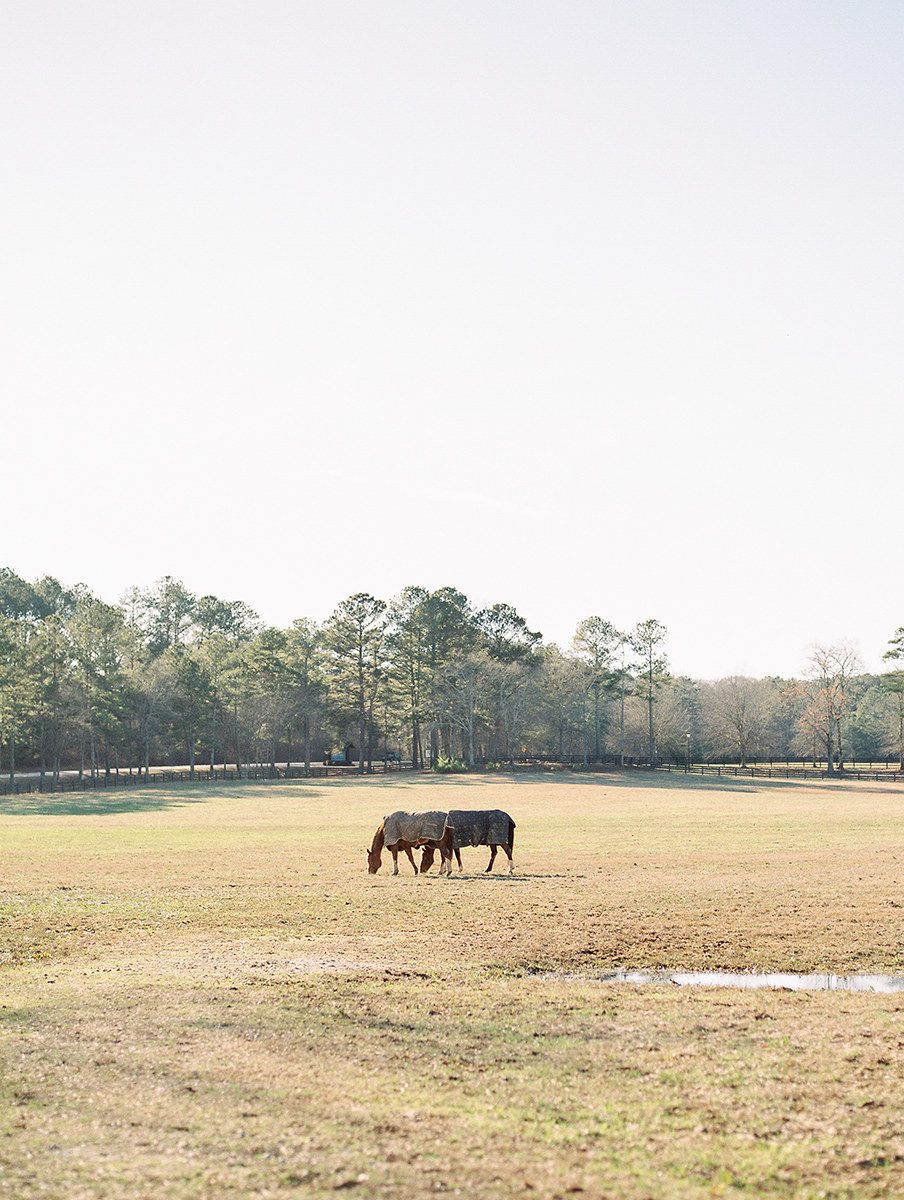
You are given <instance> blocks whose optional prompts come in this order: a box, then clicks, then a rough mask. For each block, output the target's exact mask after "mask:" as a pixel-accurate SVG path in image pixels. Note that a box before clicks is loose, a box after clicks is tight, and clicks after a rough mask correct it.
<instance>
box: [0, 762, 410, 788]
mask: <svg viewBox="0 0 904 1200" xmlns="http://www.w3.org/2000/svg"><path fill="white" fill-rule="evenodd" d="M403 770H408V771H410V770H411V764H410V763H399V762H383V761H382V760H381V761H379V762H373V763H371V764H370V765H369V766H368V765H367V764H365V768H364V773H365V774H366V775H387V774H390V773H393V774H394V773H395V772H397V771H403ZM356 776H357V777H358V778H360V772H359V770H358V767H357V765H353V766H347V767H346V766H334V765H328V766H327V765H324V766H321V765H320V764H316V765H315V764H313V763H312V764H311V766H310V767H309V768H306V767H305V766H304V765H303V764H292V763H290V764H289V765H288V766H282V767H270V766H260V765H253V766H250V767H243V768H242V770H241V771H238V770H236V768H235V767H195V769H194V771H193V772H192V771H191V770H190V769H189V768H188V767H182V768H179V769H168V768H162V767H161V768H154V767H152V768H151V771H150V773H149V774H147V775H145V773H144V772H143V771H141V772H138V771H134V772H133V773H132V774H131V775H130V774H129V773H128V772H127V771H120V772H119V773H117V772H116V771H111V772H110V773H109V774H107V773H106V772H104V771H100V772H97V773H96V774H95V775H94V777H93V778H92V776H91V775H90V774H87V773H86V774H83V775H79V774H78V773H77V772H65V773H63V774H62V775H61V776H60V777H59V779H54V778H52V776H50V775H46V776H45V777H44V778H43V779H41V777H40V775H32V774H23V775H17V776H16V778H15V780H14V781H13V782H12V783H10V780H9V777H5V778H0V796H27V795H31V794H32V793H35V792H49V793H54V792H59V793H63V792H91V791H104V790H106V789H108V788H109V789H111V790H112V789H115V788H130V787H131V788H148V787H165V786H167V785H169V784H174V783H188V784H195V783H235V782H240V783H247V782H248V781H252V780H265V779H326V778H334V779H335V778H340V779H350V778H354V777H356Z"/></svg>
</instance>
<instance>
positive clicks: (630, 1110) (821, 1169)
mask: <svg viewBox="0 0 904 1200" xmlns="http://www.w3.org/2000/svg"><path fill="white" fill-rule="evenodd" d="M636 779H637V777H634V779H633V780H632V784H633V786H625V783H624V781H622V780H621V779H619V778H618V777H612V778H608V777H602V778H600V779H595V780H593V781H583V780H573V779H570V778H568V777H565V778H564V779H560V778H557V779H555V780H554V781H550V780H548V779H545V778H539V777H538V778H535V779H526V780H525V779H523V778H518V779H512V780H507V779H505V778H501V779H480V780H472V779H465V780H454V781H442V780H441V781H436V780H432V779H421V780H413V779H410V780H405V781H404V783H402V784H397V785H395V786H393V787H388V786H386V785H384V784H383V783H382V782H381V781H376V782H372V783H371V782H364V783H355V784H349V783H348V782H346V781H342V783H341V784H338V783H337V784H335V785H333V786H322V787H319V788H311V787H310V786H307V785H305V786H299V787H297V788H293V787H292V786H289V785H280V786H276V787H269V786H256V787H250V786H249V787H245V788H242V787H234V788H228V789H227V788H223V789H221V790H220V792H212V791H211V792H208V791H205V792H204V793H203V794H204V797H205V799H204V800H203V802H201V803H193V804H178V803H176V802H175V801H174V802H173V803H172V804H167V803H165V802H163V801H162V800H161V797H160V795H159V793H156V792H155V794H154V806H153V807H151V808H148V809H143V808H142V807H141V803H140V796H136V798H135V802H134V806H133V807H132V808H131V809H127V810H125V811H123V810H122V809H121V808H120V809H117V810H116V811H109V812H107V811H100V812H98V811H91V812H86V813H78V814H72V813H67V812H65V811H62V812H60V814H59V815H58V816H56V817H55V816H54V814H53V813H52V812H41V813H33V812H29V811H24V810H20V809H17V808H16V806H15V804H9V805H7V806H4V807H3V808H2V809H0V823H2V827H3V837H4V846H5V853H4V872H3V879H4V883H3V890H2V891H0V914H2V915H3V918H4V920H3V924H2V927H0V928H2V942H0V946H2V955H3V957H2V958H0V989H2V992H0V1005H2V1006H0V1066H2V1072H0V1079H2V1084H0V1088H2V1097H3V1100H2V1105H0V1112H2V1126H0V1195H4V1194H5V1195H10V1196H16V1197H22V1196H30V1195H34V1196H38V1195H57V1196H66V1197H67V1198H68V1197H74V1198H76V1200H78V1198H80V1197H84V1198H86V1200H94V1198H95V1197H104V1198H107V1200H125V1198H127V1197H128V1198H130V1200H131V1198H136V1200H137V1198H138V1197H154V1200H158V1198H162V1200H170V1198H172V1200H188V1198H190V1197H191V1198H193V1197H198V1196H202V1195H203V1196H231V1195H235V1196H237V1197H238V1196H242V1197H248V1196H261V1197H263V1196H275V1197H288V1196H295V1197H297V1196H304V1195H310V1196H325V1195H328V1194H330V1195H331V1194H334V1193H336V1192H337V1191H338V1192H343V1191H349V1192H354V1193H355V1194H357V1195H360V1196H376V1195H380V1196H399V1197H419V1196H427V1195H431V1196H434V1195H436V1194H437V1192H443V1191H447V1192H452V1193H456V1192H458V1193H459V1194H463V1195H486V1196H500V1197H501V1196H511V1195H513V1194H519V1195H520V1194H523V1195H525V1196H536V1197H544V1198H545V1197H549V1198H552V1197H558V1196H566V1195H569V1194H572V1195H580V1194H587V1195H590V1196H594V1197H619V1198H625V1200H649V1198H651V1197H653V1198H657V1200H658V1198H660V1197H661V1198H662V1200H665V1198H666V1197H679V1198H680V1197H688V1198H694V1200H696V1198H698V1197H710V1196H713V1195H733V1194H738V1195H740V1194H742V1193H744V1194H747V1195H756V1196H762V1197H770V1196H774V1197H805V1196H814V1197H815V1196H819V1195H822V1196H833V1197H852V1198H853V1197H873V1196H875V1197H879V1196H894V1195H900V1194H902V1193H904V1134H902V1133H901V1130H902V1129H904V1111H902V1108H904V1104H902V1101H901V1100H900V1098H899V1091H900V1088H899V1083H900V1078H901V1073H902V1068H904V1035H902V1034H901V1032H900V1031H901V1016H902V1012H904V998H902V997H899V996H874V995H859V994H846V993H792V994H788V993H776V992H756V993H748V992H737V993H733V992H725V991H719V992H711V991H695V990H691V991H687V990H684V989H675V988H669V987H664V986H656V987H647V988H635V987H626V986H624V985H613V984H600V983H596V982H594V981H593V980H592V979H576V980H572V981H570V982H567V983H565V982H563V981H562V980H558V979H555V978H543V977H542V972H543V971H546V970H550V969H551V970H556V969H568V970H570V971H572V972H578V973H579V972H580V970H581V969H587V970H591V971H592V970H598V969H601V968H610V967H636V968H644V967H646V968H655V967H669V968H685V969H694V968H696V969H701V970H706V969H717V968H718V969H725V970H753V969H759V970H802V971H810V970H813V971H831V972H836V973H853V972H857V971H860V970H864V971H870V972H886V973H894V971H895V969H896V968H900V967H901V965H902V963H904V939H902V931H901V928H900V926H901V922H900V917H901V912H900V904H901V902H902V896H901V891H902V889H901V876H900V873H899V868H900V862H901V857H900V855H901V853H902V847H901V845H900V842H899V835H898V814H899V811H900V803H901V800H902V799H904V791H901V790H891V789H887V790H883V789H881V788H880V789H876V788H865V787H864V788H863V789H862V790H861V789H857V788H851V789H841V788H837V787H835V788H828V787H824V786H820V787H815V786H814V787H808V788H793V787H785V786H769V785H764V786H762V787H758V788H756V789H751V788H750V787H748V786H746V785H744V786H739V787H737V788H734V787H731V786H726V785H725V784H724V782H722V783H720V785H719V786H718V787H714V786H712V784H711V783H710V782H709V781H699V783H698V782H695V783H694V785H693V786H688V787H683V786H682V787H678V786H676V785H675V783H674V781H666V782H664V783H662V786H659V785H658V783H657V785H656V786H653V787H638V786H636ZM402 807H407V808H412V809H413V808H430V807H445V808H453V807H456V808H457V807H486V808H494V807H501V808H505V809H507V810H508V811H509V812H511V813H512V815H513V816H514V817H515V820H516V821H517V823H518V830H517V834H516V842H515V850H516V854H515V862H516V867H517V870H518V873H517V874H516V875H515V876H513V877H508V876H506V875H505V874H503V873H501V872H500V873H498V874H495V875H493V876H490V877H487V876H484V875H483V873H482V868H483V867H484V866H485V865H486V858H487V853H486V852H485V851H483V850H471V851H470V852H465V867H466V870H465V875H464V876H463V877H462V878H452V879H451V880H448V881H447V880H444V879H439V878H438V877H436V876H435V875H434V876H428V877H415V876H413V875H411V874H410V868H407V869H408V872H409V873H408V874H402V875H399V876H398V877H395V878H393V877H391V876H389V875H387V874H386V871H385V868H384V871H383V872H382V873H381V874H380V875H378V876H376V877H369V876H367V875H366V873H365V863H364V853H363V851H364V847H365V846H366V844H367V842H368V841H369V838H370V834H372V832H373V829H374V828H375V827H376V825H377V823H378V822H379V820H380V819H381V817H382V816H383V815H384V813H385V812H388V811H391V809H392V808H402ZM403 870H404V868H403ZM538 972H539V973H540V974H538Z"/></svg>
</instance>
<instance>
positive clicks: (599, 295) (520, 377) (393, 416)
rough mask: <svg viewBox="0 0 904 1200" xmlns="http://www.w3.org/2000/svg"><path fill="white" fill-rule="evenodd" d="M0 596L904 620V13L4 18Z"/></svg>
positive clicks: (714, 645) (417, 6)
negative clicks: (157, 590)
mask: <svg viewBox="0 0 904 1200" xmlns="http://www.w3.org/2000/svg"><path fill="white" fill-rule="evenodd" d="M0 68H2V69H0V109H2V117H0V128H2V141H0V152H2V163H3V167H2V170H3V185H2V188H0V205H2V223H3V230H4V236H3V239H2V248H0V330H2V333H0V337H2V346H3V352H2V377H0V386H2V394H3V413H2V421H0V445H2V447H3V456H2V461H3V475H2V482H3V496H4V498H5V504H4V509H5V512H6V517H5V519H4V520H3V523H2V530H3V536H2V553H0V565H5V566H8V567H10V568H11V569H13V570H14V571H17V572H18V573H19V574H20V575H23V576H24V577H26V578H28V579H34V578H36V577H38V576H41V575H44V574H51V575H55V576H56V577H57V578H59V579H60V580H61V581H62V582H63V583H66V584H73V583H75V582H77V581H83V582H84V583H86V584H87V585H88V586H89V587H91V588H92V590H93V591H95V592H96V593H97V594H98V595H100V596H101V597H102V598H103V599H105V600H108V601H110V602H115V601H116V600H118V599H119V597H120V596H121V595H122V594H123V592H124V591H125V589H126V588H128V587H129V586H131V585H139V586H148V585H151V584H152V583H154V582H155V581H156V580H157V579H159V578H160V577H162V576H163V575H165V574H169V575H173V576H175V577H176V578H178V579H181V580H182V581H183V582H184V583H185V584H186V585H187V586H188V587H189V588H191V589H192V590H194V591H196V592H198V593H213V594H216V595H218V596H220V597H222V598H223V599H227V600H244V601H246V602H247V603H248V604H250V605H251V606H252V607H253V608H255V609H256V610H257V611H258V612H259V613H260V615H261V616H262V617H263V618H264V619H265V620H266V621H267V622H269V623H273V624H277V625H288V624H289V623H290V622H291V621H292V620H293V619H294V618H295V617H299V616H307V617H312V618H315V619H317V620H321V619H324V618H326V617H327V616H328V615H329V613H330V612H331V610H332V609H333V608H334V607H335V605H336V604H337V603H338V602H339V601H340V600H342V599H343V598H344V597H346V596H348V595H350V594H351V593H354V592H358V591H367V592H371V593H373V594H374V595H377V596H381V597H382V598H384V599H389V598H391V597H392V596H393V595H395V594H397V593H398V592H399V591H400V590H401V588H402V587H404V586H405V585H407V584H421V585H423V586H425V587H428V588H431V589H432V588H437V587H441V586H444V585H447V584H448V585H452V586H455V587H457V588H459V589H461V590H462V591H464V592H465V593H466V594H467V595H468V596H469V597H470V598H471V599H472V600H473V601H474V602H475V603H478V604H490V603H494V602H496V601H505V602H507V603H509V604H512V605H514V606H515V607H516V608H517V609H518V611H519V612H520V613H521V614H522V616H524V618H525V619H526V620H527V622H528V624H529V625H530V626H531V627H532V628H534V629H538V630H540V631H541V632H542V633H543V635H544V637H545V639H546V640H547V641H555V642H558V643H559V644H561V645H563V646H567V645H568V643H569V642H570V640H571V637H572V634H573V632H574V628H575V626H576V625H577V623H578V622H579V621H580V620H581V619H582V618H584V617H587V616H590V615H592V614H596V615H599V616H602V617H604V618H606V619H608V620H610V621H612V622H613V623H615V624H616V625H618V626H620V627H623V628H627V627H630V626H632V625H634V624H635V623H636V622H637V621H640V620H643V619H646V618H648V617H655V618H657V619H658V620H659V621H661V622H662V623H663V624H665V625H666V626H667V627H668V630H669V641H668V647H667V651H668V653H669V655H670V658H671V662H672V666H673V669H674V670H676V671H678V672H681V673H684V674H689V675H692V676H695V677H697V678H714V677H719V676H723V675H729V674H735V673H746V674H753V675H766V674H784V675H790V674H795V673H797V672H799V671H800V670H801V668H802V666H803V665H804V664H805V661H806V659H807V655H808V648H809V647H810V646H811V644H812V643H814V642H823V643H825V642H832V641H835V640H840V639H844V640H847V641H849V642H853V643H857V644H859V646H860V648H861V651H862V654H863V658H864V661H865V664H866V666H867V667H868V668H870V669H879V668H880V667H881V654H882V652H883V651H884V650H885V649H886V647H887V642H888V639H889V638H890V637H891V636H892V634H893V633H894V631H895V629H896V628H897V627H898V626H900V625H902V624H904V590H902V586H901V585H902V577H904V569H902V565H901V549H902V547H901V490H902V489H901V477H902V471H901V451H902V432H904V410H902V403H901V401H902V389H901V382H902V347H904V339H902V308H904V306H902V287H904V283H902V281H904V254H902V213H904V186H902V185H904V155H902V150H904V146H902V140H904V138H902V131H904V7H902V5H901V3H900V0H848V2H844V3H840V2H836V0H755V2H754V0H744V2H742V0H699V2H696V0H593V2H591V0H549V2H547V0H454V2H452V0H450V2H446V0H253V2H250V0H178V2H168V0H153V2H150V3H149V2H148V0H140V2H139V0H107V2H94V0H78V3H72V2H71V0H6V3H4V4H2V6H0Z"/></svg>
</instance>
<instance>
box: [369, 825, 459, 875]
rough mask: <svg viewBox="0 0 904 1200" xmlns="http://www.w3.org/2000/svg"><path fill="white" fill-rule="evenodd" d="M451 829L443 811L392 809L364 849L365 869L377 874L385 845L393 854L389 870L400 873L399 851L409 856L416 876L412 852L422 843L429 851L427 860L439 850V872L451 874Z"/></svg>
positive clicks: (431, 860) (371, 873)
mask: <svg viewBox="0 0 904 1200" xmlns="http://www.w3.org/2000/svg"><path fill="white" fill-rule="evenodd" d="M453 837H454V830H453V828H452V826H451V825H450V824H449V822H448V817H447V815H446V813H444V812H417V813H408V812H394V813H390V815H389V816H388V817H384V818H383V820H382V821H381V822H380V824H379V826H378V828H377V832H376V833H375V834H374V840H373V842H372V843H371V847H370V849H369V850H368V852H367V871H368V874H370V875H376V873H377V871H379V869H380V866H381V864H382V861H383V859H382V851H383V849H384V847H385V848H386V849H387V850H388V851H389V853H390V854H391V855H392V873H393V875H398V873H399V851H400V850H401V851H403V852H404V853H405V854H407V855H408V860H409V862H410V863H411V865H412V867H413V868H414V873H415V875H417V873H418V870H417V864H416V863H415V861H414V855H413V854H412V853H411V851H412V849H413V848H414V847H416V846H423V847H424V848H425V849H429V851H430V862H431V865H432V863H433V854H434V852H435V851H436V850H439V853H440V858H441V860H442V861H441V864H440V869H439V873H440V875H442V874H443V873H444V872H445V874H446V876H447V877H448V876H450V875H451V874H452V841H453Z"/></svg>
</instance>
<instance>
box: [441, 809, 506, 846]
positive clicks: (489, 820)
mask: <svg viewBox="0 0 904 1200" xmlns="http://www.w3.org/2000/svg"><path fill="white" fill-rule="evenodd" d="M449 824H450V825H451V826H452V827H453V828H454V829H455V840H454V842H453V846H454V848H455V849H456V850H460V849H461V847H462V846H510V844H511V842H512V841H513V830H514V828H515V822H514V821H513V820H512V818H511V817H510V816H509V815H508V813H507V812H503V811H502V809H501V808H487V809H477V810H475V811H473V812H471V811H469V810H468V809H464V808H454V809H451V810H450V812H449Z"/></svg>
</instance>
